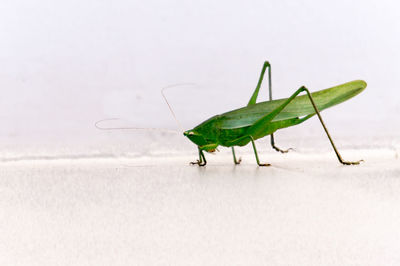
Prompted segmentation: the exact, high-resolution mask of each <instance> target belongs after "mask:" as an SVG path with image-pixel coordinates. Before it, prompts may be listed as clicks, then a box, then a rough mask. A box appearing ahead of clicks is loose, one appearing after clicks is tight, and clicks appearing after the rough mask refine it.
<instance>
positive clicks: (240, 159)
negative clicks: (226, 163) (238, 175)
mask: <svg viewBox="0 0 400 266" xmlns="http://www.w3.org/2000/svg"><path fill="white" fill-rule="evenodd" d="M241 162H242V158H241V157H240V158H239V160H237V161H236V160H234V163H235V164H240V163H241Z"/></svg>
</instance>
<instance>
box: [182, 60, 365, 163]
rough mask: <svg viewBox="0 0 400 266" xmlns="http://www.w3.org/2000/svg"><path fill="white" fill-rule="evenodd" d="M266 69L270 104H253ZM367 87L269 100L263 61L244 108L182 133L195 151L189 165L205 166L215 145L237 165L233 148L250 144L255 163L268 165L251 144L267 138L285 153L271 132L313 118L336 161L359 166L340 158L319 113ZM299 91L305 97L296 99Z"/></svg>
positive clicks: (351, 84) (359, 85) (352, 86)
mask: <svg viewBox="0 0 400 266" xmlns="http://www.w3.org/2000/svg"><path fill="white" fill-rule="evenodd" d="M267 69H268V89H269V101H265V102H259V103H256V101H257V97H258V92H259V91H260V87H261V84H262V81H263V79H264V75H265V72H266V70H267ZM366 87H367V83H366V82H365V81H363V80H355V81H351V82H347V83H344V84H341V85H338V86H335V87H332V88H328V89H325V90H320V91H317V92H313V93H310V91H309V90H308V89H307V88H306V87H305V86H302V87H300V88H299V89H298V90H296V92H295V93H293V94H292V96H290V97H289V98H285V99H278V100H272V84H271V64H270V63H269V62H268V61H265V62H264V65H263V67H262V70H261V74H260V77H259V80H258V83H257V86H256V88H255V90H254V92H253V94H252V96H251V98H250V100H249V102H248V104H247V106H245V107H243V108H239V109H236V110H233V111H229V112H226V113H223V114H220V115H216V116H213V117H211V118H209V119H207V120H206V121H204V122H202V123H201V124H199V125H198V126H196V127H195V128H193V129H191V130H187V131H185V132H184V133H183V134H184V136H186V137H188V138H189V140H191V141H192V142H193V143H194V144H196V145H197V148H198V154H199V159H198V160H197V161H196V162H191V164H197V165H198V166H205V165H206V164H207V161H206V158H205V156H204V151H206V152H214V151H215V150H216V149H217V147H218V146H224V147H231V148H232V154H233V162H234V163H235V164H239V163H240V162H241V159H240V158H239V159H238V160H237V159H236V155H235V149H234V147H235V146H245V145H247V144H248V143H250V142H251V144H252V146H253V151H254V155H255V158H256V162H257V164H258V165H259V166H269V165H270V164H268V163H260V160H259V158H258V154H257V149H256V145H255V143H254V141H255V140H257V139H260V138H263V137H265V136H268V135H270V136H271V146H272V148H274V149H275V150H276V151H278V152H281V153H286V152H288V151H289V150H282V149H280V148H278V147H277V146H275V141H274V132H275V131H277V130H278V129H282V128H286V127H291V126H295V125H298V124H300V123H303V122H304V121H306V120H308V119H310V118H311V117H313V116H314V115H317V116H318V118H319V121H320V122H321V125H322V127H323V128H324V130H325V133H326V135H327V137H328V139H329V141H330V143H331V145H332V148H333V150H334V151H335V153H336V156H337V158H338V160H339V162H340V163H342V164H344V165H355V164H359V163H360V162H361V161H362V160H360V161H355V162H349V161H344V160H343V159H342V156H341V155H340V153H339V152H338V150H337V148H336V146H335V144H334V142H333V140H332V138H331V136H330V134H329V132H328V129H327V128H326V126H325V123H324V121H323V120H322V117H321V114H320V111H322V110H324V109H326V108H329V107H331V106H334V105H337V104H339V103H342V102H344V101H346V100H348V99H350V98H352V97H354V96H356V95H357V94H359V93H360V92H361V91H363V90H364V89H365V88H366ZM302 92H304V93H305V95H301V96H298V95H299V94H300V93H302Z"/></svg>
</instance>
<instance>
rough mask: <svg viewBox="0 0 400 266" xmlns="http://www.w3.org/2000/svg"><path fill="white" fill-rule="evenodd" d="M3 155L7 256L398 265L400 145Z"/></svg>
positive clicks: (76, 261)
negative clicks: (203, 154) (338, 153)
mask: <svg viewBox="0 0 400 266" xmlns="http://www.w3.org/2000/svg"><path fill="white" fill-rule="evenodd" d="M360 152H361V153H363V154H364V159H366V163H364V164H362V165H360V166H355V167H351V166H350V167H348V166H341V165H339V164H338V163H337V161H336V160H335V157H334V155H333V154H331V153H329V154H324V153H323V154H318V155H304V154H297V153H292V154H287V155H280V154H277V153H268V154H263V155H262V156H261V157H262V158H263V160H264V159H266V158H267V157H268V161H269V162H271V163H272V164H273V166H271V167H267V168H259V167H256V166H255V163H254V158H253V157H252V156H251V154H248V155H246V156H244V161H243V163H242V164H241V165H240V166H234V165H233V164H232V163H231V156H228V155H226V156H225V155H222V156H209V157H213V158H209V161H210V163H209V165H207V167H205V168H198V167H197V166H192V167H190V166H188V164H187V162H188V161H189V160H191V159H193V157H186V156H184V157H169V158H168V157H158V158H136V159H135V160H132V159H129V160H127V159H120V160H118V159H95V160H89V159H82V160H57V161H52V162H50V163H49V162H48V161H20V162H8V163H3V164H2V167H1V169H2V170H1V173H2V174H1V176H2V177H1V179H0V234H1V238H0V253H1V255H0V264H1V265H15V266H17V265H111V264H112V265H398V264H399V262H400V255H399V252H398V247H399V245H400V227H399V223H400V210H399V208H398V206H399V204H400V196H399V195H400V194H399V193H398V192H399V190H400V179H399V178H398V177H399V176H400V167H399V161H398V159H396V158H398V153H396V152H394V151H390V150H381V151H379V152H372V153H371V152H367V151H357V152H349V151H348V152H345V154H346V157H347V158H349V159H350V158H352V159H356V158H358V157H357V156H359V154H358V153H360Z"/></svg>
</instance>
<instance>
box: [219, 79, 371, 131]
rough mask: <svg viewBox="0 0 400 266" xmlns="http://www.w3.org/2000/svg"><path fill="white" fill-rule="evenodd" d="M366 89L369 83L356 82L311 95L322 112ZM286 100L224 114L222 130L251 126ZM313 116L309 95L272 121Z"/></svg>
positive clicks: (258, 104)
mask: <svg viewBox="0 0 400 266" xmlns="http://www.w3.org/2000/svg"><path fill="white" fill-rule="evenodd" d="M366 87H367V83H366V82H365V81H363V80H355V81H351V82H347V83H344V84H342V85H339V86H335V87H332V88H329V89H325V90H320V91H317V92H313V93H311V95H312V97H313V99H314V101H315V103H316V105H317V107H318V109H319V110H320V111H322V110H324V109H326V108H329V107H331V106H334V105H337V104H339V103H342V102H344V101H346V100H348V99H350V98H352V97H354V96H356V95H357V94H359V93H360V92H362V91H363V90H364V89H365V88H366ZM285 100H286V99H279V100H273V101H267V102H260V103H257V104H255V105H251V106H246V107H243V108H240V109H236V110H233V111H230V112H227V113H224V114H222V115H220V116H219V122H220V128H221V129H233V128H241V127H247V126H251V125H252V124H253V123H254V122H256V121H257V120H258V119H260V118H261V117H263V116H265V115H266V114H268V113H270V112H272V111H273V110H274V109H275V108H277V107H278V106H280V105H281V104H282V103H283V102H284V101H285ZM312 114H315V111H314V108H313V106H312V105H311V102H310V99H309V98H308V97H307V95H302V96H298V97H296V98H295V99H294V100H293V101H292V102H291V103H290V104H289V105H288V106H286V107H285V109H283V110H282V112H280V113H279V114H278V115H277V116H276V117H275V118H274V119H273V120H272V122H274V121H282V120H287V119H292V118H297V117H303V116H307V115H312Z"/></svg>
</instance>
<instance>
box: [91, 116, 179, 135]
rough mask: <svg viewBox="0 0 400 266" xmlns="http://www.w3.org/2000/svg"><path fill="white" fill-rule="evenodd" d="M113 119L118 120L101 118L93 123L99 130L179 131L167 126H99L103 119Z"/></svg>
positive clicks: (111, 119)
mask: <svg viewBox="0 0 400 266" xmlns="http://www.w3.org/2000/svg"><path fill="white" fill-rule="evenodd" d="M115 120H120V119H119V118H108V119H102V120H99V121H97V122H96V123H94V126H95V127H96V128H97V129H100V130H131V129H135V130H156V131H166V132H173V133H180V132H179V131H177V130H173V129H167V128H155V127H100V126H99V123H101V122H104V121H115Z"/></svg>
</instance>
